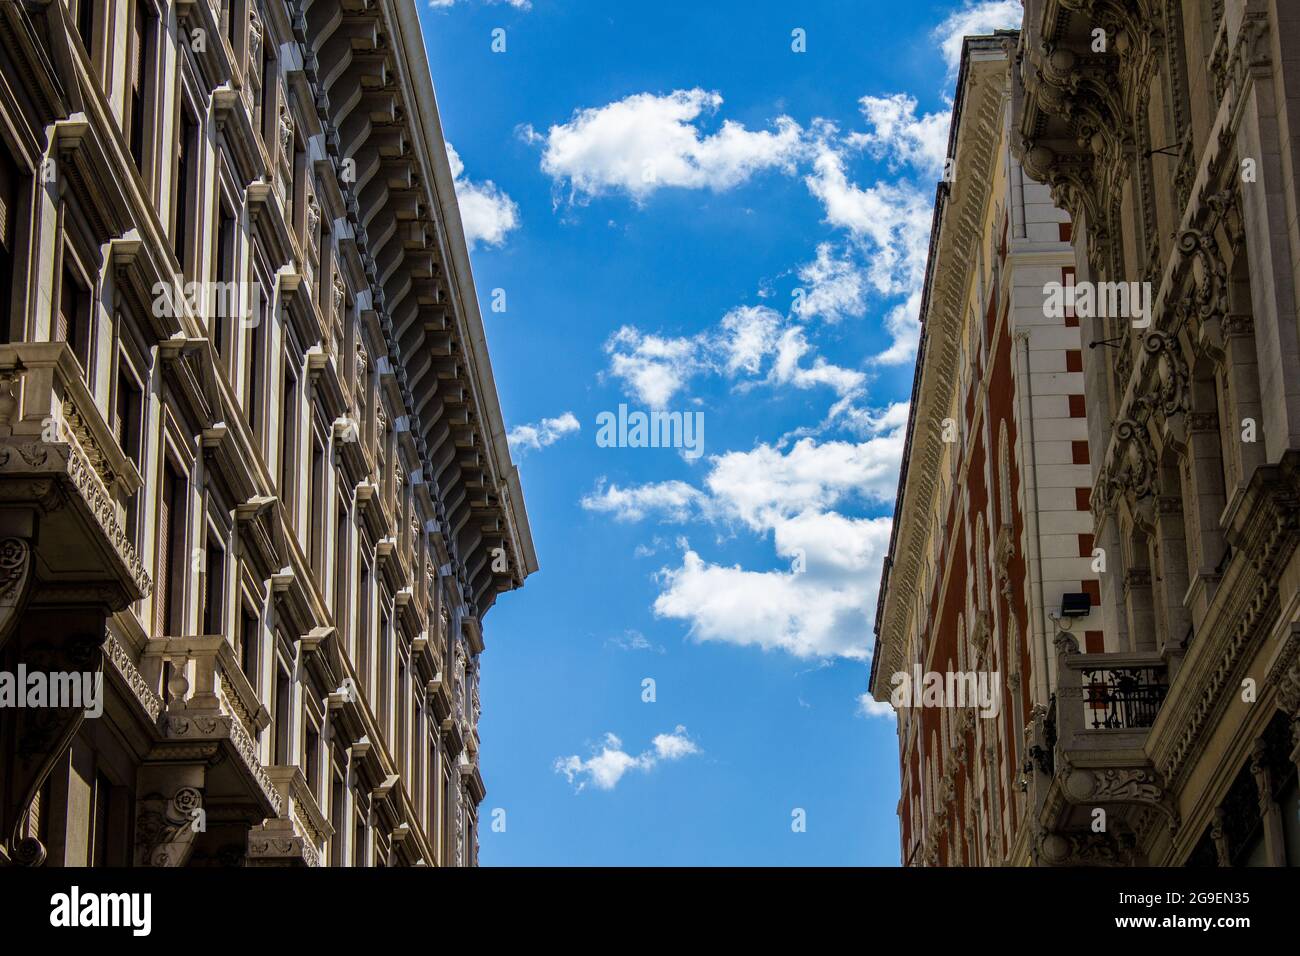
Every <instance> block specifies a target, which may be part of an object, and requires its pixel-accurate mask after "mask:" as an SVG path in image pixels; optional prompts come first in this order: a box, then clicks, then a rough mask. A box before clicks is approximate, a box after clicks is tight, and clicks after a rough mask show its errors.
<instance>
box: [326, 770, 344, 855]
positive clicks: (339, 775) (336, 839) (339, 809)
mask: <svg viewBox="0 0 1300 956" xmlns="http://www.w3.org/2000/svg"><path fill="white" fill-rule="evenodd" d="M343 768H344V761H343V756H342V754H341V753H339V752H338V751H335V754H334V776H333V778H332V779H331V781H330V826H332V827H333V828H334V836H332V837H330V866H342V865H343V794H344V793H345V792H346V790H345V788H344V785H343Z"/></svg>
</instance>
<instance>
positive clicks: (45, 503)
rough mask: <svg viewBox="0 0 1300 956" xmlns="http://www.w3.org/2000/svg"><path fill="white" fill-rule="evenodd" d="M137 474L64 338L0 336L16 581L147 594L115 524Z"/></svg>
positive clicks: (2, 474)
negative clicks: (34, 555)
mask: <svg viewBox="0 0 1300 956" xmlns="http://www.w3.org/2000/svg"><path fill="white" fill-rule="evenodd" d="M141 484H142V479H141V476H140V473H139V472H138V471H137V470H136V467H135V465H134V464H133V463H132V462H131V460H130V459H129V458H127V457H126V455H125V454H124V453H123V451H122V449H121V447H120V446H119V445H118V443H117V440H116V439H115V438H114V437H113V433H112V431H111V430H110V429H109V426H108V423H107V422H106V421H105V418H104V415H103V413H102V412H101V411H100V409H99V407H98V405H97V404H96V402H95V399H94V396H93V395H92V394H91V392H90V390H89V388H88V387H87V386H86V381H85V378H84V376H83V374H82V370H81V365H80V363H79V362H78V360H77V358H76V357H75V355H74V354H73V352H72V349H71V348H70V347H69V346H68V345H67V344H66V343H64V342H36V343H18V344H12V345H0V511H2V512H3V513H4V514H5V516H6V518H5V525H6V527H5V528H4V529H0V530H3V534H0V537H5V538H17V539H23V540H25V541H27V553H28V559H27V561H26V562H22V567H21V568H20V569H19V570H20V571H21V573H22V574H23V575H24V576H25V577H26V579H25V580H24V582H23V584H22V587H20V588H18V589H17V590H20V591H22V592H24V594H29V593H32V592H35V596H36V598H37V600H38V601H39V600H46V601H49V602H53V603H57V604H66V603H72V604H96V605H99V606H102V607H104V608H107V609H108V610H122V609H123V608H126V607H127V606H129V605H130V604H131V603H132V602H134V601H137V600H139V599H141V598H143V597H145V596H147V595H148V594H149V593H150V590H151V589H152V582H151V581H150V578H149V574H148V572H147V571H146V570H145V569H144V567H143V565H142V564H141V562H140V560H139V558H138V556H137V555H136V553H135V548H134V546H133V545H132V543H131V541H130V538H129V536H128V534H127V532H126V530H125V528H124V526H123V525H124V519H125V516H126V504H127V501H128V500H129V499H130V498H131V497H132V496H133V495H135V494H136V492H137V491H138V490H139V489H140V486H141ZM37 536H39V538H40V540H41V562H40V567H39V568H37V567H36V566H35V562H34V561H32V560H31V556H30V552H31V551H33V550H34V541H35V539H36V537H37ZM6 573H8V572H6ZM38 578H39V580H38ZM0 613H4V612H3V611H0ZM20 613H21V608H20V607H17V606H11V607H10V608H8V615H7V616H9V617H10V618H13V617H16V616H17V615H18V614H20ZM5 624H6V622H5V621H4V620H2V619H0V633H3V631H4V629H5Z"/></svg>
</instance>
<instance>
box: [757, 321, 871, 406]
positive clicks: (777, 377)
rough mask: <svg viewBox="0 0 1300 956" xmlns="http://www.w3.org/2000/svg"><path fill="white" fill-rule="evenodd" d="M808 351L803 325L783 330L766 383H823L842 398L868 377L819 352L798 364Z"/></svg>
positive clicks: (814, 384)
mask: <svg viewBox="0 0 1300 956" xmlns="http://www.w3.org/2000/svg"><path fill="white" fill-rule="evenodd" d="M811 351H812V346H811V345H809V344H808V340H807V339H806V338H805V337H804V330H803V329H802V328H800V327H799V326H793V327H791V328H789V329H786V330H785V332H783V333H782V334H781V338H780V339H779V340H778V342H777V344H776V355H775V358H774V359H773V362H772V369H771V371H770V372H769V373H768V378H767V380H768V382H770V383H772V384H774V385H791V386H793V387H795V388H813V387H814V386H817V385H825V386H828V387H829V388H831V389H832V390H833V391H834V392H835V394H837V395H839V396H841V397H843V396H845V395H850V394H855V393H857V392H859V391H860V390H861V389H862V387H863V385H865V384H866V381H867V377H866V375H864V374H863V373H862V372H858V371H855V370H853V369H848V368H843V367H842V366H839V365H833V364H831V363H830V362H828V361H826V359H825V358H824V357H822V356H820V355H818V356H816V357H815V358H814V359H813V362H812V364H811V365H803V364H801V360H802V359H803V357H804V356H805V355H807V354H808V353H809V352H811Z"/></svg>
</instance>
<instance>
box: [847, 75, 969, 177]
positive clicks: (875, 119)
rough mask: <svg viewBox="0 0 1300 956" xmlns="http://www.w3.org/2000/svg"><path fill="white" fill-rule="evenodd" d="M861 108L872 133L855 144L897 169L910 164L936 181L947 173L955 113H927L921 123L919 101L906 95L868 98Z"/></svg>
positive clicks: (859, 136) (860, 136) (858, 137)
mask: <svg viewBox="0 0 1300 956" xmlns="http://www.w3.org/2000/svg"><path fill="white" fill-rule="evenodd" d="M858 105H859V106H860V107H861V108H862V115H863V116H865V117H866V120H867V122H868V123H869V124H870V125H871V130H870V131H868V132H866V133H857V134H854V135H853V136H851V137H850V141H851V142H853V143H855V144H858V145H862V146H865V147H866V149H867V151H868V152H869V153H871V155H872V156H875V157H876V158H877V159H880V158H885V159H888V160H889V161H890V163H891V164H892V165H893V166H894V168H895V169H896V168H897V164H899V163H907V164H909V165H911V166H913V167H914V168H915V169H917V170H918V171H919V172H922V173H932V174H934V175H935V176H936V177H937V176H939V175H941V174H942V173H943V164H944V159H945V158H946V157H947V153H948V126H949V124H950V123H951V121H952V113H951V111H949V110H944V111H943V112H940V113H927V114H925V116H922V117H921V118H920V119H918V118H917V116H916V98H915V97H912V96H909V95H908V94H906V93H894V94H892V95H890V96H864V97H862V99H860V100H858Z"/></svg>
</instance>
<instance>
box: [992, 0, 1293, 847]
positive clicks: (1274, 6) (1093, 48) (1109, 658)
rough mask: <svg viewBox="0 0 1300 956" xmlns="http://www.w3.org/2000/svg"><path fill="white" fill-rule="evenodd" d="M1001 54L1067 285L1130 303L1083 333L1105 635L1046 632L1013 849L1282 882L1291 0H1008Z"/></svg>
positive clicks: (1287, 758) (1288, 591) (1289, 666)
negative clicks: (1068, 231)
mask: <svg viewBox="0 0 1300 956" xmlns="http://www.w3.org/2000/svg"><path fill="white" fill-rule="evenodd" d="M1016 59H1017V62H1016V69H1015V80H1016V85H1015V118H1014V123H1015V139H1014V143H1013V145H1014V147H1015V150H1016V153H1017V155H1019V156H1020V157H1021V159H1022V161H1023V163H1024V166H1025V169H1026V170H1027V171H1028V172H1029V173H1030V174H1031V175H1032V176H1034V177H1036V178H1038V179H1041V180H1042V181H1043V182H1046V183H1048V184H1050V186H1051V189H1052V196H1053V199H1054V200H1055V201H1056V202H1057V203H1058V204H1059V205H1060V206H1061V207H1062V208H1064V209H1066V210H1068V212H1069V213H1070V216H1071V218H1072V220H1073V221H1074V223H1075V225H1076V228H1075V233H1074V237H1073V244H1074V248H1075V256H1076V270H1077V275H1078V279H1079V281H1080V283H1084V282H1087V283H1091V284H1092V285H1093V286H1095V287H1101V286H1103V285H1104V284H1111V288H1115V284H1117V283H1129V284H1135V285H1130V286H1129V288H1130V289H1132V290H1134V291H1138V290H1149V295H1146V294H1143V298H1144V299H1145V300H1146V301H1147V302H1148V303H1149V308H1148V309H1146V310H1145V312H1144V314H1141V315H1131V314H1124V313H1123V311H1122V310H1121V311H1120V314H1115V313H1114V312H1112V313H1111V314H1103V315H1099V316H1097V317H1090V318H1087V319H1085V320H1083V323H1082V329H1083V338H1084V340H1085V341H1086V342H1087V344H1088V346H1089V349H1088V350H1086V351H1085V352H1084V378H1085V396H1086V400H1087V407H1088V443H1089V453H1090V456H1091V459H1092V461H1093V463H1094V467H1095V471H1096V473H1095V479H1094V483H1093V487H1092V494H1091V498H1090V503H1091V510H1092V531H1093V534H1094V536H1095V540H1096V543H1097V545H1098V547H1100V548H1102V549H1103V550H1104V551H1105V553H1106V556H1107V566H1106V569H1105V571H1104V573H1102V574H1101V575H1100V579H1101V609H1100V610H1101V614H1102V619H1103V622H1104V628H1105V630H1106V632H1107V634H1108V635H1110V634H1113V635H1114V637H1115V640H1114V650H1113V651H1112V649H1111V644H1110V643H1108V645H1107V653H1106V654H1105V655H1101V656H1098V655H1086V654H1083V653H1082V652H1083V650H1085V649H1084V648H1081V647H1080V646H1079V643H1078V641H1077V635H1075V634H1071V633H1060V634H1058V635H1057V636H1056V639H1055V642H1054V643H1055V647H1056V654H1057V660H1058V664H1057V667H1058V685H1057V687H1056V691H1055V694H1054V696H1053V698H1052V699H1051V701H1050V702H1046V704H1045V706H1043V707H1042V708H1041V709H1038V710H1037V711H1036V712H1035V714H1034V716H1033V720H1032V722H1031V726H1030V734H1031V737H1032V744H1031V754H1032V755H1033V757H1034V759H1033V760H1032V761H1031V762H1030V765H1029V768H1030V774H1029V776H1030V782H1029V783H1030V785H1029V791H1028V792H1029V798H1030V809H1029V812H1030V814H1031V815H1032V817H1033V821H1034V828H1035V833H1034V838H1033V844H1032V850H1033V857H1034V858H1035V859H1037V860H1038V861H1039V862H1043V863H1053V864H1069V863H1144V862H1145V863H1151V864H1171V865H1184V864H1187V865H1210V866H1213V865H1220V866H1226V865H1234V866H1235V865H1256V864H1263V865H1283V864H1289V865H1293V866H1294V865H1300V825H1298V821H1300V804H1298V802H1297V789H1296V765H1297V762H1300V747H1298V745H1300V723H1297V721H1298V720H1300V551H1298V550H1297V544H1298V543H1300V299H1298V298H1297V289H1298V287H1300V215H1298V212H1300V205H1298V204H1297V190H1298V189H1300V175H1298V174H1300V112H1298V111H1297V104H1300V4H1296V3H1293V2H1289V0H1026V2H1025V20H1024V29H1023V32H1022V36H1021V41H1020V47H1019V50H1018V51H1017V58H1016ZM1099 715H1101V716H1102V719H1101V720H1100V721H1099V720H1098V716H1099ZM1098 811H1103V819H1104V820H1105V827H1104V829H1102V830H1100V831H1098V828H1097V827H1096V826H1095V825H1094V821H1095V820H1096V819H1097V818H1098Z"/></svg>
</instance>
